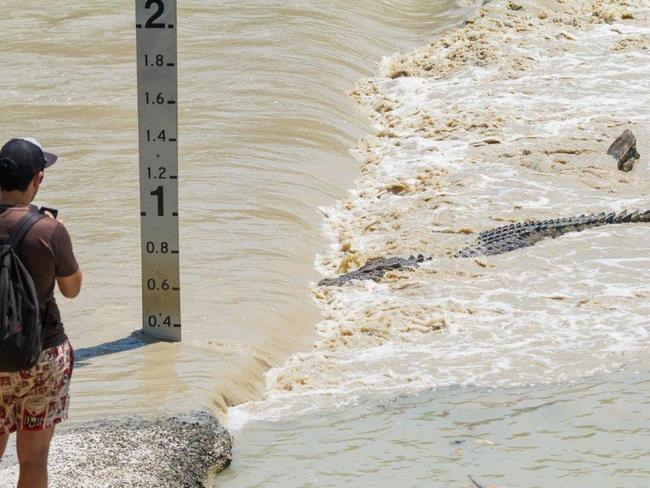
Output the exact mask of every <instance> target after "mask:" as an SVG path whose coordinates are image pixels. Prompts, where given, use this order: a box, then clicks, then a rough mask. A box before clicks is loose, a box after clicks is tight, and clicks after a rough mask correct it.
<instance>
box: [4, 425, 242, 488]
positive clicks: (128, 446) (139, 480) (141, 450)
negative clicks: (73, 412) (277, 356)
mask: <svg viewBox="0 0 650 488" xmlns="http://www.w3.org/2000/svg"><path fill="white" fill-rule="evenodd" d="M59 429H60V431H59V432H57V433H56V435H55V436H54V439H53V441H52V447H51V450H50V460H49V473H50V481H49V486H50V488H63V487H66V488H67V487H69V486H75V487H78V488H83V487H87V488H91V487H92V488H99V487H102V488H109V487H115V488H117V487H125V486H128V487H131V488H150V487H151V488H153V487H161V486H174V487H188V488H189V487H203V486H206V482H208V481H209V479H210V477H211V476H213V475H214V474H216V473H218V472H220V471H222V470H223V469H225V468H226V467H227V466H228V465H229V464H230V461H231V459H232V438H231V436H230V434H229V433H228V431H226V429H225V428H224V427H223V426H221V424H220V423H219V421H218V420H217V419H216V418H215V417H214V416H212V415H211V414H209V413H206V412H199V413H192V414H188V415H185V416H179V417H172V418H169V419H159V420H152V421H145V420H137V419H124V420H114V421H105V422H91V423H86V424H81V425H77V426H74V427H71V428H66V427H65V424H63V425H62V426H61V427H59ZM9 447H12V446H9ZM8 451H9V449H8ZM5 456H6V457H7V459H5V460H3V462H2V463H1V464H0V488H15V486H16V482H17V480H18V465H17V464H16V460H15V456H14V455H13V453H10V452H7V453H6V454H5Z"/></svg>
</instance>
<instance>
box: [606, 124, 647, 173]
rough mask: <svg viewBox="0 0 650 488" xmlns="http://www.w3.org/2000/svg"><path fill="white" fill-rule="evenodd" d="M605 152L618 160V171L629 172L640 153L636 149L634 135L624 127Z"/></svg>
mask: <svg viewBox="0 0 650 488" xmlns="http://www.w3.org/2000/svg"><path fill="white" fill-rule="evenodd" d="M607 154H609V155H610V156H612V157H613V158H614V159H616V161H618V169H619V170H620V171H624V172H626V173H627V172H629V171H632V168H634V163H635V162H636V160H637V159H639V158H640V157H641V155H640V154H639V153H638V151H637V150H636V137H634V134H633V133H632V131H631V130H629V129H625V131H623V133H622V134H621V135H620V136H618V137H617V138H616V140H615V141H614V142H613V143H612V145H611V146H609V149H608V150H607Z"/></svg>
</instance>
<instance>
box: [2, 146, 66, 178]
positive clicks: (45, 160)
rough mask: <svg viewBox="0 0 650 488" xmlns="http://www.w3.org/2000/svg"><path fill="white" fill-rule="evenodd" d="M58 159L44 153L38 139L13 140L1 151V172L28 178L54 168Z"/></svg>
mask: <svg viewBox="0 0 650 488" xmlns="http://www.w3.org/2000/svg"><path fill="white" fill-rule="evenodd" d="M56 159H57V157H56V156H55V155H54V154H51V153H48V152H45V151H43V147H42V146H41V145H40V143H39V142H38V141H37V140H36V139H32V138H31V137H27V138H25V139H12V140H10V141H9V142H8V143H6V144H5V145H4V146H2V149H0V172H2V173H5V174H12V175H16V176H28V175H33V174H36V172H38V171H42V170H43V169H45V168H47V167H49V166H52V165H53V164H54V162H55V161H56Z"/></svg>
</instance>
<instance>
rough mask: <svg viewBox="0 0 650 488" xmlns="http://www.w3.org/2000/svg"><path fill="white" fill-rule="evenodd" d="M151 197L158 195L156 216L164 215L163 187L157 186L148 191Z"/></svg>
mask: <svg viewBox="0 0 650 488" xmlns="http://www.w3.org/2000/svg"><path fill="white" fill-rule="evenodd" d="M150 195H151V196H152V197H158V217H162V216H163V215H165V205H164V204H163V187H162V186H159V187H158V188H156V189H155V190H154V191H152V192H151V193H150Z"/></svg>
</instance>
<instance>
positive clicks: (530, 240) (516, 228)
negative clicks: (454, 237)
mask: <svg viewBox="0 0 650 488" xmlns="http://www.w3.org/2000/svg"><path fill="white" fill-rule="evenodd" d="M637 222H650V210H646V211H644V212H638V211H637V212H630V211H623V212H619V213H616V212H611V213H599V214H591V215H580V216H578V217H567V218H564V219H551V220H533V221H528V222H520V223H517V224H511V225H504V226H502V227H497V228H495V229H491V230H487V231H484V232H481V233H480V234H478V236H477V237H476V239H475V240H474V241H473V242H471V243H469V244H468V245H467V246H466V247H464V248H463V249H461V250H460V251H457V252H456V253H455V254H454V257H455V258H471V257H476V256H490V255H494V254H503V253H506V252H510V251H514V250H516V249H521V248H524V247H530V246H533V245H535V244H536V243H538V242H539V241H541V240H542V239H545V238H548V237H550V238H555V237H559V236H561V235H564V234H567V233H569V232H580V231H583V230H585V229H591V228H594V227H600V226H602V225H608V224H626V223H637ZM430 259H431V258H426V257H424V256H422V255H418V256H417V257H414V256H411V257H409V258H400V257H389V258H375V259H373V260H371V261H369V262H368V263H366V264H365V265H364V266H362V267H361V268H359V269H357V270H355V271H352V272H350V273H347V274H344V275H341V276H338V277H336V278H331V279H324V280H322V281H321V282H320V283H319V285H326V286H333V285H342V284H344V283H347V282H349V281H351V280H367V279H372V280H375V281H378V280H379V279H381V278H382V277H383V276H384V274H385V273H386V272H387V271H389V270H399V269H412V268H417V267H418V266H419V263H421V262H423V261H425V260H430Z"/></svg>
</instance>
